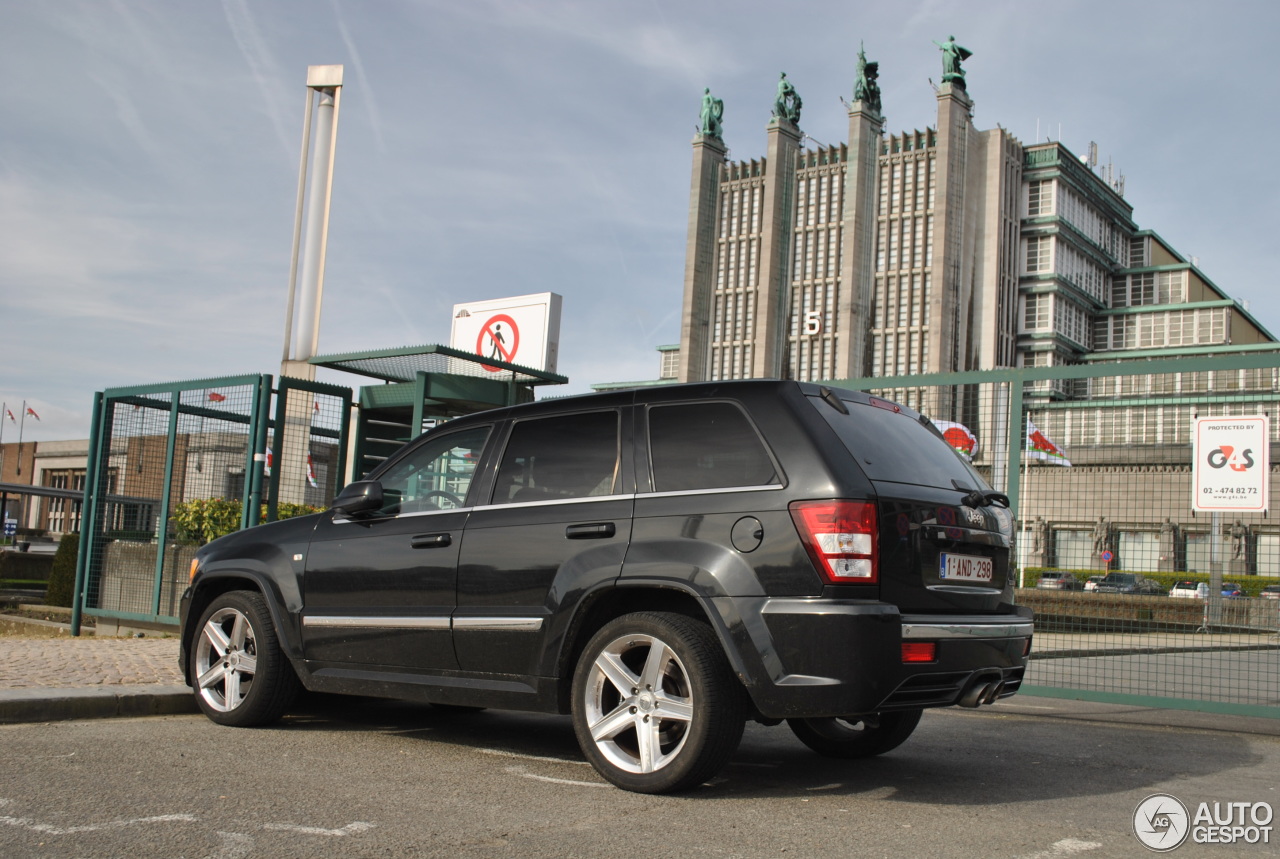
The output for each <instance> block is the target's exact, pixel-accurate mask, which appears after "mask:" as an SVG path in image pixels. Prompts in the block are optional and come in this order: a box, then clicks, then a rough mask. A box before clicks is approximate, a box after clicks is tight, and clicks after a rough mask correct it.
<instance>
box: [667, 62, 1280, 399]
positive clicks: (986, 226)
mask: <svg viewBox="0 0 1280 859" xmlns="http://www.w3.org/2000/svg"><path fill="white" fill-rule="evenodd" d="M948 77H949V78H950V79H949V80H947V79H946V78H948ZM858 93H859V94H861V95H862V96H863V97H862V98H857V99H856V100H855V101H854V102H853V103H852V104H850V105H849V106H848V117H849V137H848V142H847V143H845V144H841V145H839V146H830V147H825V148H818V149H813V148H804V146H803V145H802V143H803V140H804V138H803V134H802V132H801V130H800V129H799V128H798V127H797V125H796V124H795V123H793V122H791V121H789V120H788V118H786V117H785V116H781V115H775V116H774V117H773V118H772V120H771V121H770V122H769V124H768V126H767V128H766V140H765V154H764V157H762V158H760V159H752V160H746V161H733V162H731V161H728V160H727V159H726V148H725V146H724V143H723V142H722V141H721V139H720V138H719V136H718V134H715V133H702V134H699V135H698V136H697V137H696V138H695V139H694V141H693V171H692V183H691V193H690V203H689V228H688V246H687V251H686V264H685V283H684V308H683V319H682V327H681V339H680V358H679V360H680V366H679V371H678V378H679V379H680V380H682V381H696V380H704V379H706V380H715V379H735V378H748V377H758V376H779V377H788V378H796V379H801V380H823V379H851V378H861V377H877V378H878V377H889V376H906V375H916V374H921V373H944V372H957V371H965V370H989V369H996V368H1003V367H1018V366H1053V365H1059V364H1075V363H1080V362H1082V361H1085V360H1089V359H1094V358H1097V357H1102V355H1103V354H1104V353H1105V355H1106V359H1107V360H1116V359H1119V358H1123V357H1125V356H1127V355H1130V354H1132V355H1135V356H1136V355H1137V353H1138V352H1139V351H1144V350H1146V351H1149V350H1152V349H1156V350H1166V351H1165V352H1164V354H1175V353H1176V354H1209V353H1210V352H1212V351H1213V350H1214V349H1215V348H1217V347H1223V346H1228V345H1236V346H1238V345H1245V344H1272V346H1271V347H1270V348H1274V343H1275V340H1274V338H1273V337H1272V336H1271V335H1270V334H1269V333H1268V332H1267V331H1266V330H1265V329H1264V328H1263V327H1262V326H1261V325H1259V324H1258V323H1257V322H1256V321H1255V320H1254V319H1253V318H1252V317H1251V316H1250V315H1249V314H1248V312H1247V311H1246V310H1245V309H1244V308H1242V307H1241V306H1239V305H1237V304H1236V303H1235V302H1233V301H1231V299H1230V298H1229V297H1228V296H1227V295H1226V294H1225V293H1223V292H1222V291H1221V290H1220V289H1218V287H1216V286H1215V285H1214V284H1213V283H1212V282H1211V281H1209V280H1208V278H1206V277H1205V276H1204V275H1203V274H1201V273H1200V272H1199V270H1198V269H1197V268H1196V266H1195V265H1194V264H1193V263H1192V262H1189V261H1188V260H1186V259H1185V258H1183V257H1182V256H1180V255H1179V254H1178V253H1177V252H1176V251H1174V250H1173V249H1172V248H1171V247H1169V246H1168V245H1167V244H1166V243H1165V242H1163V241H1162V240H1161V239H1160V238H1159V237H1158V236H1157V235H1156V234H1154V233H1152V232H1150V231H1147V230H1142V229H1140V228H1139V227H1138V225H1137V224H1136V223H1135V222H1134V220H1133V207H1132V206H1131V205H1130V204H1129V203H1127V202H1126V201H1125V199H1124V196H1123V179H1121V180H1119V181H1112V177H1109V176H1107V175H1100V171H1097V170H1096V169H1094V165H1093V163H1092V160H1091V159H1090V158H1089V157H1088V156H1086V158H1085V159H1083V160H1082V159H1081V158H1078V157H1077V156H1075V155H1074V154H1072V153H1071V152H1070V151H1068V150H1067V149H1066V148H1065V147H1064V146H1062V145H1061V144H1060V143H1056V142H1049V143H1036V144H1033V145H1029V146H1028V145H1024V144H1023V143H1022V142H1020V141H1019V140H1018V139H1016V138H1015V137H1014V136H1013V135H1011V134H1010V133H1009V132H1008V131H1006V130H1004V129H1002V128H999V127H997V128H995V129H988V130H981V129H978V128H977V127H975V125H974V122H973V102H972V101H971V99H970V97H969V94H968V91H967V88H966V85H965V81H964V77H963V72H959V70H958V66H957V67H956V68H955V70H954V71H952V72H951V73H950V74H947V75H944V82H943V83H942V84H941V85H940V86H938V87H937V124H936V126H935V127H933V128H929V129H926V130H924V131H914V132H905V133H901V134H886V133H885V131H884V120H883V118H882V116H881V113H880V110H879V105H878V103H877V102H878V93H874V94H872V95H871V96H870V97H868V94H867V92H866V88H865V86H864V87H861V88H860V89H859V91H858ZM1169 350H1172V351H1169ZM914 404H915V403H913V405H914Z"/></svg>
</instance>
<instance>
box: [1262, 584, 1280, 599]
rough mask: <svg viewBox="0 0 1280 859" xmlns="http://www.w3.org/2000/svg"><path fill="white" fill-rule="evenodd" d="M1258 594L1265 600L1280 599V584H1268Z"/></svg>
mask: <svg viewBox="0 0 1280 859" xmlns="http://www.w3.org/2000/svg"><path fill="white" fill-rule="evenodd" d="M1258 596H1260V597H1262V598H1263V599H1264V600H1280V585H1267V586H1266V587H1265V588H1263V589H1262V592H1261V593H1259V594H1258Z"/></svg>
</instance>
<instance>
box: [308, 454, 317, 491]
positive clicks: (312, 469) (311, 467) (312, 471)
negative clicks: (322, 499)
mask: <svg viewBox="0 0 1280 859" xmlns="http://www.w3.org/2000/svg"><path fill="white" fill-rule="evenodd" d="M307 483H309V484H311V485H312V486H313V487H315V486H319V485H320V484H319V483H318V482H316V464H315V463H314V462H312V461H311V454H309V453H308V454H307Z"/></svg>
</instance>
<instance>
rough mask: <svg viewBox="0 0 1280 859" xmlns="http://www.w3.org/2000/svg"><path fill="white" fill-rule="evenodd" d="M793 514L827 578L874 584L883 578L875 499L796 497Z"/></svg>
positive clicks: (792, 516) (838, 581)
mask: <svg viewBox="0 0 1280 859" xmlns="http://www.w3.org/2000/svg"><path fill="white" fill-rule="evenodd" d="M791 518H792V519H793V520H794V521H795V523H796V530H797V531H799V532H800V539H801V540H802V541H804V547H805V549H807V550H808V551H809V557H810V558H812V559H813V563H814V565H815V566H817V568H818V572H820V573H821V574H822V577H823V578H825V579H826V580H827V581H828V582H830V583H831V584H834V585H850V584H857V585H873V584H876V583H877V582H878V581H879V580H880V568H879V564H878V563H877V560H876V558H877V556H876V542H877V541H876V533H877V529H876V505H875V503H874V502H871V501H794V502H792V504H791Z"/></svg>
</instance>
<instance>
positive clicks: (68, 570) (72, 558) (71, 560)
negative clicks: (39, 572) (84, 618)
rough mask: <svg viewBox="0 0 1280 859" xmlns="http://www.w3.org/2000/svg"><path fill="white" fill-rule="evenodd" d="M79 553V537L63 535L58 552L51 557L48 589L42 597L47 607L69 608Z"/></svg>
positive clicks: (72, 596) (73, 592) (73, 594)
mask: <svg viewBox="0 0 1280 859" xmlns="http://www.w3.org/2000/svg"><path fill="white" fill-rule="evenodd" d="M79 553H80V535H79V534H63V535H62V540H61V541H60V542H59V543H58V551H57V552H55V553H54V555H53V569H52V570H50V572H49V589H48V591H47V592H46V593H45V595H44V601H45V603H46V604H48V605H60V606H67V607H70V606H71V601H72V599H73V598H74V596H75V586H76V556H77V555H78V554H79Z"/></svg>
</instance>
